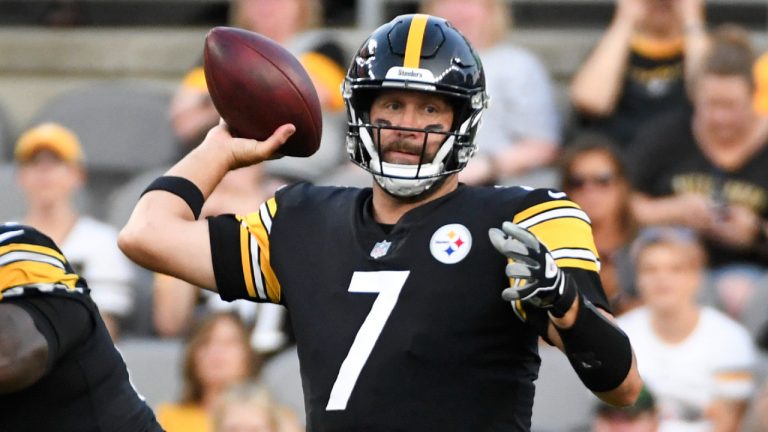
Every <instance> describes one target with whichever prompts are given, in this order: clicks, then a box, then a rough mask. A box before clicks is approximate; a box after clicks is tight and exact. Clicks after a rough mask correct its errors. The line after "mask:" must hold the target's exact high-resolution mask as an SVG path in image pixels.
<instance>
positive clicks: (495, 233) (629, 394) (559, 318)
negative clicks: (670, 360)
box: [489, 222, 643, 406]
mask: <svg viewBox="0 0 768 432" xmlns="http://www.w3.org/2000/svg"><path fill="white" fill-rule="evenodd" d="M489 236H490V239H491V243H492V244H493V246H494V247H495V248H496V249H497V250H498V251H499V252H501V253H502V254H503V255H505V256H506V257H507V258H509V259H510V263H509V264H508V265H507V267H506V274H507V277H509V278H510V281H511V282H512V286H510V287H509V288H507V289H505V290H504V291H503V292H502V298H504V300H507V301H520V302H522V303H524V304H527V305H530V306H533V307H536V308H541V309H544V310H546V311H547V313H548V315H549V321H550V323H549V324H548V326H547V330H546V331H547V337H548V338H549V340H550V341H551V342H552V343H554V344H555V345H556V346H558V348H560V350H561V351H563V352H564V353H565V354H566V355H567V356H568V360H569V361H570V363H571V365H572V366H573V368H574V370H575V371H576V374H577V375H578V376H579V378H580V379H581V381H582V382H583V383H584V384H585V385H586V386H587V388H589V389H590V390H591V391H592V392H593V393H595V395H597V396H598V397H599V398H600V399H602V400H604V401H605V402H607V403H610V404H613V405H621V406H626V405H631V404H633V403H634V401H635V400H636V399H637V396H638V395H639V393H640V390H641V388H642V385H643V384H642V380H641V379H640V375H639V374H638V372H637V366H636V361H635V358H634V354H633V353H632V347H631V345H630V343H629V338H628V337H627V336H626V335H625V334H624V332H622V331H621V330H620V329H619V328H618V327H617V326H616V325H615V324H614V322H613V317H612V316H611V314H609V313H608V312H606V311H604V310H601V309H598V308H597V307H595V306H594V305H593V304H592V303H591V302H590V301H589V300H588V299H587V298H586V296H585V295H584V294H582V293H581V292H582V291H586V290H587V289H588V288H590V287H588V286H586V285H589V284H590V280H589V278H588V277H583V275H584V274H583V273H579V272H566V271H563V270H562V269H560V268H559V267H558V265H557V263H556V262H555V259H554V258H553V256H552V254H551V253H550V252H549V250H548V249H547V248H546V246H544V245H543V244H542V243H541V242H539V240H538V238H537V237H536V236H535V235H533V234H532V233H531V232H529V231H528V230H526V229H524V228H522V227H520V226H518V225H516V224H514V223H511V222H504V224H503V225H502V229H498V228H492V229H491V230H490V231H489ZM579 271H582V272H583V271H584V270H579ZM579 285H585V286H579Z"/></svg>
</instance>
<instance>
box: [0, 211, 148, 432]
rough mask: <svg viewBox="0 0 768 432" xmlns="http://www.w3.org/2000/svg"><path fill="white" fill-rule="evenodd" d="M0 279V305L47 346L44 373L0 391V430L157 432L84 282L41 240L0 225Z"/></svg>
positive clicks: (36, 235)
mask: <svg viewBox="0 0 768 432" xmlns="http://www.w3.org/2000/svg"><path fill="white" fill-rule="evenodd" d="M0 281H1V282H2V284H0V302H2V303H3V304H13V305H15V306H18V307H20V308H22V309H23V310H24V311H26V312H27V313H28V314H29V316H30V317H31V318H32V321H33V322H34V325H35V327H36V328H37V330H38V331H39V332H40V333H41V334H42V335H43V336H44V337H45V340H46V342H47V345H48V362H47V365H46V370H45V373H44V375H43V376H42V377H41V378H40V379H39V380H37V382H35V383H34V384H32V385H30V386H28V387H26V388H24V389H22V390H19V391H17V392H13V393H10V394H0V412H2V413H3V414H2V415H0V431H3V432H21V431H29V432H47V431H52V432H53V431H55V432H70V431H71V432H108V431H109V432H118V431H125V432H150V431H151V432H155V431H162V428H161V427H160V425H159V424H158V423H157V422H156V421H155V416H154V414H153V413H152V410H151V409H150V408H149V407H148V406H147V404H146V403H145V402H144V400H143V399H142V398H141V397H140V396H139V395H138V394H137V393H136V390H135V389H134V388H133V387H132V385H131V384H130V382H129V379H128V371H127V369H126V366H125V363H124V362H123V359H122V357H121V356H120V354H119V353H118V351H117V349H116V348H115V346H114V344H113V343H112V339H111V338H110V336H109V333H107V329H106V327H105V326H104V322H103V321H102V320H101V318H100V315H99V311H98V309H97V308H96V305H95V304H94V303H93V301H92V300H91V297H90V295H89V289H88V287H87V285H86V283H85V281H84V280H83V279H82V278H80V277H79V276H78V275H77V274H75V273H74V271H73V270H72V267H71V266H70V264H69V263H68V262H67V260H66V258H65V257H64V256H63V255H62V253H61V251H60V250H59V249H58V248H57V247H56V245H55V244H54V243H53V242H52V241H51V240H50V239H49V238H47V237H45V236H43V235H42V234H40V233H39V232H37V231H35V230H34V229H32V228H29V227H25V226H22V225H12V224H5V225H2V226H0Z"/></svg>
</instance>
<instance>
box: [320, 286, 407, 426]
mask: <svg viewBox="0 0 768 432" xmlns="http://www.w3.org/2000/svg"><path fill="white" fill-rule="evenodd" d="M410 273H411V272H410V271H378V272H355V273H354V274H353V275H352V281H351V282H350V283H349V290H348V291H349V292H351V293H369V294H378V296H377V297H376V300H375V301H374V302H373V307H371V311H370V312H369V313H368V316H367V317H366V318H365V321H363V325H362V326H360V330H358V331H357V336H355V340H354V342H352V346H351V347H350V348H349V352H348V353H347V357H346V358H345V359H344V361H343V362H342V363H341V368H340V369H339V374H338V375H337V376H336V381H335V382H334V383H333V388H332V389H331V396H330V398H328V405H326V407H325V409H326V411H340V410H344V409H346V408H347V402H348V401H349V396H350V395H351V394H352V390H353V389H354V388H355V383H357V378H358V377H359V376H360V372H362V370H363V366H365V362H366V361H368V357H369V356H370V355H371V351H373V346H374V345H376V341H377V340H378V339H379V335H380V334H381V331H382V330H383V329H384V324H386V323H387V319H389V315H390V314H391V313H392V310H393V309H394V308H395V304H396V303H397V300H398V298H399V297H400V291H402V289H403V285H405V280H406V279H408V275H409V274H410Z"/></svg>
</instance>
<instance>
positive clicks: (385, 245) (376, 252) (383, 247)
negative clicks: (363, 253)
mask: <svg viewBox="0 0 768 432" xmlns="http://www.w3.org/2000/svg"><path fill="white" fill-rule="evenodd" d="M390 246H392V242H388V241H386V240H383V241H380V242H378V243H376V244H375V245H374V246H373V249H371V257H373V258H374V259H379V258H381V257H383V256H384V255H386V254H387V252H388V251H389V247H390Z"/></svg>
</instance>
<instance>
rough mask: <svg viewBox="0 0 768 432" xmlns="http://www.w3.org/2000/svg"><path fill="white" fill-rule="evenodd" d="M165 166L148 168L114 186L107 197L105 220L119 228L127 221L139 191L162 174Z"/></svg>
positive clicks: (166, 168)
mask: <svg viewBox="0 0 768 432" xmlns="http://www.w3.org/2000/svg"><path fill="white" fill-rule="evenodd" d="M167 170H168V167H167V166H161V167H157V168H150V169H148V170H146V171H142V172H140V173H139V174H136V175H135V176H133V177H131V178H130V179H129V180H128V181H126V182H125V183H123V184H122V185H120V186H118V187H117V188H115V189H114V190H113V191H112V192H111V193H110V194H109V196H108V197H107V200H106V213H105V218H104V219H105V220H106V221H107V223H109V224H111V225H112V226H115V227H117V228H118V229H120V228H121V227H123V225H125V223H126V222H128V218H129V217H130V216H131V212H133V208H134V207H135V206H136V202H137V201H138V200H139V197H140V196H141V193H142V192H143V191H144V189H146V188H147V186H149V184H150V183H152V180H154V179H156V178H157V177H159V176H161V175H163V173H164V172H165V171H167Z"/></svg>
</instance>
